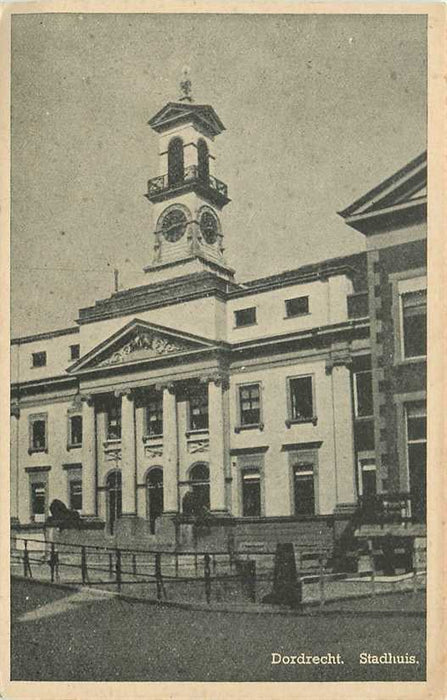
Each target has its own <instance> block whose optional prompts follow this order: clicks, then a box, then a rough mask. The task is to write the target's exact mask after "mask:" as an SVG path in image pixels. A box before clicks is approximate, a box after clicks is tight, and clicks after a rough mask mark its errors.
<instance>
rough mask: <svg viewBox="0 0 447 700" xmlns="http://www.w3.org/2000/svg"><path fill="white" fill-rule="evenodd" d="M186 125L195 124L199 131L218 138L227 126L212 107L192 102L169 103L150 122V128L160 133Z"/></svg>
mask: <svg viewBox="0 0 447 700" xmlns="http://www.w3.org/2000/svg"><path fill="white" fill-rule="evenodd" d="M186 123H193V124H194V126H196V127H197V129H198V130H199V131H203V132H204V133H206V134H207V135H208V136H211V137H214V136H218V135H219V134H220V133H222V131H224V130H225V126H224V125H223V123H222V121H221V120H220V119H219V117H218V116H217V114H216V112H215V111H214V109H213V107H211V105H199V104H194V103H191V102H168V103H167V104H166V105H165V106H164V107H163V108H162V109H161V110H160V111H159V112H157V114H155V115H154V116H153V117H152V118H151V119H149V122H148V124H149V126H151V127H152V129H154V131H156V132H158V133H163V132H164V131H168V130H169V129H173V128H175V127H176V126H179V125H180V124H186Z"/></svg>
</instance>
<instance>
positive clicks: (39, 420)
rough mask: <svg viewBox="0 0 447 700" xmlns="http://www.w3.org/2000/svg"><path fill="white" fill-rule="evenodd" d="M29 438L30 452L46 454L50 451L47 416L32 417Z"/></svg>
mask: <svg viewBox="0 0 447 700" xmlns="http://www.w3.org/2000/svg"><path fill="white" fill-rule="evenodd" d="M29 438H30V439H29V452H44V451H45V450H47V449H48V444H47V442H48V441H47V417H46V415H43V414H40V415H35V416H30V418H29Z"/></svg>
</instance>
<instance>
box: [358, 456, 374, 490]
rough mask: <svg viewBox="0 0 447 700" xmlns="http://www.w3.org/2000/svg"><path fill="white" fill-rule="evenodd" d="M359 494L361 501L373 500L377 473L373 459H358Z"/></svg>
mask: <svg viewBox="0 0 447 700" xmlns="http://www.w3.org/2000/svg"><path fill="white" fill-rule="evenodd" d="M359 477H360V478H359V492H360V495H361V496H363V499H364V500H365V499H369V498H374V496H375V495H376V494H377V472H376V460H375V459H374V457H365V458H361V459H359Z"/></svg>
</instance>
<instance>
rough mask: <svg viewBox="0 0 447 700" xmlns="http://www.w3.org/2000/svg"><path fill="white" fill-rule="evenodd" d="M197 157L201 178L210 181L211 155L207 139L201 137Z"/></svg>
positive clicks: (203, 180)
mask: <svg viewBox="0 0 447 700" xmlns="http://www.w3.org/2000/svg"><path fill="white" fill-rule="evenodd" d="M197 159H198V164H199V180H201V181H202V182H208V180H209V176H210V156H209V153H208V146H207V144H206V141H204V140H203V139H199V141H198V143H197Z"/></svg>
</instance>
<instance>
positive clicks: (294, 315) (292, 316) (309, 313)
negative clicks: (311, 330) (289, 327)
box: [283, 311, 312, 321]
mask: <svg viewBox="0 0 447 700" xmlns="http://www.w3.org/2000/svg"><path fill="white" fill-rule="evenodd" d="M303 316H312V314H311V312H310V311H306V312H305V313H303V314H292V315H291V316H284V317H283V319H284V321H288V320H289V318H303Z"/></svg>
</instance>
